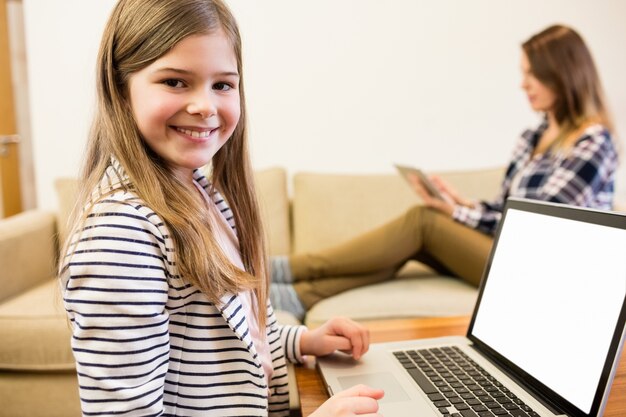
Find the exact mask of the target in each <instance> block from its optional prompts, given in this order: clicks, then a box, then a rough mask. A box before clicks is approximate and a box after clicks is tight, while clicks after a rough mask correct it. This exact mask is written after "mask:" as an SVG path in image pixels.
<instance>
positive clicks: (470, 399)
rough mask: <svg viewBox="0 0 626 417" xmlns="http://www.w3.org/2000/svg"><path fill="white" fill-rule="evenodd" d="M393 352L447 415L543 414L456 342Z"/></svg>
mask: <svg viewBox="0 0 626 417" xmlns="http://www.w3.org/2000/svg"><path fill="white" fill-rule="evenodd" d="M393 354H394V355H395V357H396V358H397V359H398V361H400V363H401V364H402V366H403V367H404V368H405V369H406V370H407V372H408V373H409V374H410V375H411V377H413V379H414V380H415V382H417V384H418V385H419V386H420V388H421V389H422V390H423V391H424V392H425V393H426V394H427V395H428V398H430V400H431V401H432V402H433V404H434V405H435V407H437V408H438V409H439V412H440V413H441V414H442V415H444V416H446V417H493V416H497V417H501V416H505V417H506V416H513V417H539V414H537V413H536V412H535V411H533V410H532V408H530V407H529V406H528V405H526V404H525V403H524V402H523V401H522V400H520V399H519V398H517V396H516V395H515V394H513V393H512V392H511V391H509V390H508V389H507V388H506V387H505V386H504V385H502V383H500V382H499V381H498V380H497V379H496V378H495V377H493V376H491V375H490V374H489V373H488V372H487V371H486V370H484V369H483V368H482V367H481V366H480V365H478V364H477V363H476V362H474V361H473V360H472V359H471V358H470V357H469V356H467V355H466V354H465V353H463V351H462V350H461V349H459V348H458V347H456V346H452V347H442V348H430V349H418V350H406V351H398V352H394V353H393Z"/></svg>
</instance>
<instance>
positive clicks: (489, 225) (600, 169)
mask: <svg viewBox="0 0 626 417" xmlns="http://www.w3.org/2000/svg"><path fill="white" fill-rule="evenodd" d="M547 127H548V123H547V122H546V121H544V122H543V123H542V124H541V125H540V126H539V127H538V128H537V129H535V130H527V131H525V132H524V133H523V134H522V136H521V137H520V138H519V140H518V141H517V143H516V145H515V148H514V149H513V156H512V157H511V161H510V163H509V166H508V168H507V170H506V174H505V177H504V180H503V181H502V186H501V188H500V194H499V195H498V196H497V197H496V199H495V200H494V201H489V202H487V201H479V202H477V203H476V205H475V207H465V206H460V205H457V206H456V207H455V209H454V213H453V215H452V217H453V218H454V219H455V220H456V221H458V222H460V223H463V224H465V225H467V226H469V227H472V228H474V229H477V230H480V231H482V232H484V233H487V234H491V235H492V234H494V233H495V231H496V228H497V226H498V223H499V222H500V218H501V217H502V210H503V209H504V203H505V202H506V199H507V198H508V197H522V198H530V199H533V200H541V201H550V202H553V203H561V204H571V205H575V206H581V207H590V208H595V209H600V210H610V209H611V208H612V207H613V195H614V182H615V172H616V170H617V165H618V158H617V150H616V149H615V145H614V143H613V140H612V139H611V134H610V133H609V131H608V130H607V129H606V128H605V127H604V126H602V125H600V124H594V125H590V126H589V127H587V128H586V129H585V130H584V131H583V132H582V134H581V136H580V137H579V138H578V139H576V141H575V143H574V145H573V147H572V148H571V149H567V150H565V151H560V152H544V153H541V154H537V155H534V156H533V152H534V150H535V148H536V147H537V144H538V143H539V139H540V138H541V135H542V134H543V132H544V131H545V130H546V129H547Z"/></svg>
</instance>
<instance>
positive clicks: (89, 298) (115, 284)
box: [63, 201, 170, 416]
mask: <svg viewBox="0 0 626 417" xmlns="http://www.w3.org/2000/svg"><path fill="white" fill-rule="evenodd" d="M139 209H140V208H139V207H135V206H133V205H132V204H129V203H126V202H124V201H105V202H100V203H97V204H96V205H95V207H94V210H93V212H92V214H91V215H90V216H89V217H88V219H87V221H86V223H85V225H84V228H83V230H81V231H77V232H76V233H75V234H74V237H73V239H74V241H73V243H74V244H75V246H74V252H73V254H72V255H71V256H67V258H66V264H65V267H64V269H63V277H64V282H65V286H64V289H63V300H64V304H65V308H66V310H67V312H68V316H69V318H70V321H71V324H72V350H73V353H74V356H75V359H76V367H77V373H78V382H79V392H80V400H81V405H82V410H83V415H85V416H113V415H115V416H118V415H123V416H148V415H160V414H161V413H162V412H163V394H164V381H165V376H166V372H167V369H168V360H169V350H170V346H169V333H168V332H169V330H168V320H169V318H168V315H167V313H166V310H165V305H166V302H167V299H168V282H167V272H166V263H167V259H166V258H165V256H164V254H165V253H166V251H165V240H164V236H163V233H161V231H160V230H159V227H158V226H157V225H154V224H152V223H151V222H150V221H149V220H148V218H147V217H146V216H145V215H142V214H141V213H140V210H139Z"/></svg>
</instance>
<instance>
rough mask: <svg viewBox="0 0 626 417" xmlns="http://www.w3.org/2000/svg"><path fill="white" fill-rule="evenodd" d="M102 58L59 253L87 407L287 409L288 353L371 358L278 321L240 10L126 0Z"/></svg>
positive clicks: (357, 397) (360, 346)
mask: <svg viewBox="0 0 626 417" xmlns="http://www.w3.org/2000/svg"><path fill="white" fill-rule="evenodd" d="M98 65H99V67H98V80H97V85H98V111H97V115H96V117H95V121H94V123H93V129H92V132H91V136H90V140H89V147H88V153H87V159H86V161H85V165H84V168H83V183H82V187H81V193H80V198H79V201H78V203H77V207H78V209H76V210H75V214H74V217H73V218H74V221H73V235H72V236H71V237H70V238H69V239H68V242H67V243H66V246H65V248H66V251H65V253H66V254H67V255H66V256H65V257H63V259H62V260H61V262H60V271H61V274H60V275H61V278H62V284H63V296H64V304H65V308H66V309H67V313H68V316H69V318H70V320H71V324H72V330H73V337H72V348H73V352H74V355H75V358H76V366H77V372H78V379H79V386H80V398H81V403H82V408H83V413H84V415H98V416H108V415H116V416H117V415H124V416H131V415H132V416H156V415H159V416H161V415H167V416H192V415H194V416H195V415H202V416H210V415H215V416H224V415H246V416H250V415H254V416H266V415H268V414H270V415H276V416H286V415H288V414H289V407H288V405H289V393H288V390H287V373H286V366H285V361H286V360H289V361H300V360H301V359H302V356H303V355H309V354H310V355H324V354H328V353H330V352H332V351H334V350H336V349H340V350H343V351H346V352H348V353H350V354H352V355H353V356H354V358H355V359H358V358H359V357H360V356H361V355H363V354H364V353H365V352H366V351H367V349H368V346H369V341H368V333H367V331H366V330H365V329H364V328H363V327H361V326H359V325H357V324H356V323H354V322H352V321H350V320H347V319H334V320H331V321H329V322H328V323H327V324H325V325H324V326H322V327H321V328H319V329H317V330H314V331H308V330H307V329H306V328H305V327H303V326H295V327H293V326H281V325H279V324H277V323H276V319H275V317H274V313H273V310H272V307H271V304H270V303H269V301H268V297H267V287H268V284H267V273H266V263H265V259H266V258H265V248H264V246H263V232H262V229H261V224H260V221H259V213H258V209H257V204H256V197H255V192H254V189H253V187H252V179H251V170H250V167H249V161H248V155H247V150H246V130H245V129H246V114H245V105H244V93H243V82H242V79H241V75H242V63H241V40H240V36H239V32H238V29H237V25H236V23H235V20H234V18H233V16H232V15H231V13H230V12H229V10H228V9H227V8H226V6H225V5H224V4H223V3H222V2H221V1H220V0H121V1H119V2H118V3H117V5H116V6H115V9H114V10H113V13H112V15H111V17H110V19H109V21H108V23H107V26H106V29H105V32H104V35H103V38H102V43H101V46H100V52H99V57H98ZM209 163H212V175H211V181H210V182H209V181H208V180H207V178H206V177H204V176H203V174H202V172H201V171H200V170H199V169H197V168H199V167H202V166H205V165H207V164H209ZM381 397H382V391H380V390H374V389H371V388H368V387H363V386H358V387H354V388H352V389H351V390H348V391H345V392H343V393H340V394H338V395H336V396H335V397H332V398H331V399H330V400H328V401H327V402H326V403H325V404H324V405H323V406H322V407H321V408H320V409H319V410H318V412H317V413H316V415H339V411H341V412H342V413H345V414H341V415H355V414H367V415H377V414H376V412H377V409H378V405H377V400H378V399H380V398H381Z"/></svg>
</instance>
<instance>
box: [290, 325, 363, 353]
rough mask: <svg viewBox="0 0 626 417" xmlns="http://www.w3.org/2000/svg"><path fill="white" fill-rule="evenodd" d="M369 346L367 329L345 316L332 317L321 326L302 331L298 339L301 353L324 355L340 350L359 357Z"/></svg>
mask: <svg viewBox="0 0 626 417" xmlns="http://www.w3.org/2000/svg"><path fill="white" fill-rule="evenodd" d="M369 346H370V333H369V330H367V329H366V328H365V327H363V326H362V325H360V324H358V323H356V322H354V321H352V320H350V319H348V318H345V317H333V318H332V319H330V320H328V321H327V322H326V323H324V324H323V325H322V326H321V327H318V328H317V329H315V330H308V331H306V332H304V334H303V335H302V338H301V339H300V351H301V352H302V354H303V355H315V356H324V355H329V354H331V353H333V352H334V351H336V350H340V351H342V352H344V353H347V354H349V355H352V357H353V358H354V359H359V358H360V357H361V356H363V355H364V354H365V352H367V350H368V349H369Z"/></svg>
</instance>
